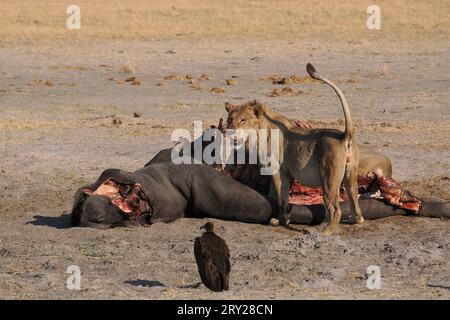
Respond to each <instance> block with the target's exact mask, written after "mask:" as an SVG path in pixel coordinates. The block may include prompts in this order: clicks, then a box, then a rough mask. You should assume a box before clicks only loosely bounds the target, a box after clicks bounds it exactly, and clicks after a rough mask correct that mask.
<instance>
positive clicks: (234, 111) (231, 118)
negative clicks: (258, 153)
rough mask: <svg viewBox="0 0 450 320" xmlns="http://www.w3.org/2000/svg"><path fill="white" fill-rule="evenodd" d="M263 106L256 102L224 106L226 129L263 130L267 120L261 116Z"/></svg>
mask: <svg viewBox="0 0 450 320" xmlns="http://www.w3.org/2000/svg"><path fill="white" fill-rule="evenodd" d="M262 108H263V106H262V105H261V104H260V103H259V102H256V101H253V102H248V103H244V104H242V105H237V106H235V105H232V104H229V103H226V104H225V109H226V110H227V112H228V118H227V129H234V130H237V129H254V130H258V129H263V128H264V129H265V128H267V124H266V122H267V120H266V119H265V117H264V115H263V111H262V110H263V109H262Z"/></svg>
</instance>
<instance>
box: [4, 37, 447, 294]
mask: <svg viewBox="0 0 450 320" xmlns="http://www.w3.org/2000/svg"><path fill="white" fill-rule="evenodd" d="M307 62H312V63H314V64H315V66H316V67H317V69H318V70H319V71H320V72H321V73H322V74H324V75H326V76H328V77H329V78H330V79H333V80H335V81H336V82H337V83H338V85H339V86H340V87H341V88H342V89H343V90H344V91H345V93H346V95H347V98H348V100H349V101H350V105H351V111H352V115H353V119H355V121H356V122H357V139H358V140H359V142H361V143H366V144H368V145H369V146H372V147H374V148H376V149H377V150H379V151H381V152H383V153H385V154H387V155H388V156H390V157H391V159H392V161H393V164H394V177H396V178H397V179H399V180H400V181H401V182H402V183H404V185H405V186H407V189H409V190H410V191H412V192H413V193H414V194H416V195H419V196H420V195H434V196H438V197H440V198H444V199H446V200H449V201H450V187H449V178H450V110H449V108H450V106H449V101H450V91H449V83H450V79H449V75H450V47H449V42H441V43H440V44H439V46H437V45H433V44H430V45H427V44H422V45H420V46H418V45H414V46H413V45H398V44H396V43H395V42H390V43H384V44H382V45H377V44H371V43H369V42H365V43H363V42H361V43H345V44H340V45H336V44H333V45H331V44H329V43H327V42H317V43H315V42H308V41H302V42H295V41H294V42H289V41H270V40H264V41H255V40H249V41H245V40H239V41H237V40H236V41H234V40H230V41H221V42H218V41H205V40H203V41H200V40H199V41H183V40H180V41H177V40H160V41H156V40H155V41H125V40H117V41H108V42H106V41H105V42H102V41H91V42H77V43H61V44H59V45H56V44H35V45H33V46H32V45H25V44H23V45H16V46H4V47H1V48H0V133H1V134H0V164H1V165H0V167H1V168H0V177H1V179H0V190H1V192H0V219H1V223H0V298H20V299H23V298H32V299H35V298H46V299H47V298H48V299H74V298H83V299H85V298H86V299H93V298H108V299H109V298H113V299H129V298H137V299H173V298H177V299H184V298H187V299H205V298H217V299H234V298H244V299H246V298H256V299H260V298H261V299H262V298H288V299H291V298H294V299H297V298H306V299H309V298H348V299H353V298H377V299H378V298H381V299H393V298H394V299H397V298H400V299H401V298H419V299H422V298H424V299H436V298H437V299H449V298H450V223H449V222H448V221H440V220H439V219H427V218H417V217H403V216H400V217H392V218H386V219H381V220H377V221H367V222H366V223H365V224H364V225H360V226H352V225H343V226H342V228H341V232H340V233H339V234H338V235H333V236H331V237H324V236H323V235H321V234H320V233H319V231H320V229H321V226H318V227H305V226H298V225H297V226H294V228H295V229H296V230H286V229H284V228H277V227H270V226H265V225H252V224H244V223H238V222H225V221H220V220H214V223H215V224H216V226H217V233H218V234H219V235H220V236H222V237H223V238H225V239H226V241H227V242H228V245H229V247H230V250H231V260H232V273H231V281H230V291H228V292H225V293H212V292H210V291H208V290H207V289H206V288H205V287H204V286H202V285H200V286H197V285H196V284H197V283H198V282H199V277H198V274H197V269H196V265H195V260H194V256H193V239H194V237H196V236H197V235H199V234H200V230H199V227H200V226H201V224H203V223H204V220H198V219H180V220H178V221H176V222H174V223H170V224H161V223H159V224H155V225H152V226H151V227H148V228H136V229H113V230H106V231H102V230H95V229H88V228H68V213H69V212H70V209H71V205H72V200H73V195H74V192H75V191H76V189H77V188H78V187H79V186H81V185H83V184H85V183H86V182H90V181H92V180H94V179H96V177H97V176H98V175H99V174H100V173H101V172H102V170H104V169H105V168H111V167H116V168H123V169H127V170H130V171H131V170H135V169H137V168H139V167H141V166H142V165H143V164H145V163H146V162H147V161H148V160H149V159H150V158H151V157H152V156H153V155H155V154H156V152H157V151H158V150H160V149H162V148H165V147H170V146H171V145H172V142H171V141H170V133H171V132H172V130H173V129H175V128H180V127H183V128H190V129H192V124H193V121H194V120H202V121H203V122H204V125H205V126H207V125H210V124H212V123H217V120H218V119H219V117H221V116H225V111H224V107H223V105H224V102H226V101H229V102H234V103H239V102H243V101H246V100H248V99H254V98H257V99H260V100H261V101H263V102H266V103H268V104H270V105H271V106H273V107H274V108H275V109H277V110H278V111H279V112H281V113H283V114H285V115H287V116H290V117H294V118H300V119H303V120H306V121H309V122H310V123H312V124H313V125H315V126H325V125H330V126H336V127H340V126H341V125H342V121H340V119H342V115H341V110H340V106H339V102H338V99H337V97H336V95H335V94H334V93H333V92H332V91H331V90H330V89H329V88H328V87H326V86H324V85H321V84H318V83H312V82H310V81H307V80H305V81H301V82H300V83H297V84H292V85H289V86H290V87H291V88H292V89H293V90H294V94H290V95H282V96H278V97H272V96H271V93H272V92H273V90H274V89H277V88H279V89H282V88H283V87H284V86H283V85H275V84H272V82H271V81H269V80H266V79H264V78H266V77H268V76H272V75H277V76H290V75H293V74H296V75H297V76H299V77H305V76H306V72H305V70H304V68H305V65H306V63H307ZM202 74H206V75H207V76H208V77H207V78H209V80H197V79H198V78H199V77H200V76H201V75H202ZM186 75H190V76H188V77H186ZM168 76H171V77H168ZM233 76H234V77H235V79H236V80H237V83H236V84H234V85H227V84H226V82H225V81H226V79H229V78H232V77H233ZM130 77H136V80H135V81H134V84H133V82H126V81H124V80H126V79H127V78H130ZM190 77H192V79H193V81H189V80H188V79H187V78H190ZM165 78H167V79H165ZM204 78H205V77H204ZM190 82H193V83H190ZM214 87H220V88H223V89H224V91H225V92H223V93H213V92H211V89H212V88H214ZM219 91H220V90H219ZM134 113H137V114H138V115H139V117H135V116H134V115H133V114H134ZM114 119H116V124H114V123H113V121H114ZM119 119H120V121H119V122H121V123H117V121H118V120H119ZM70 265H78V266H79V267H80V269H81V273H82V281H81V290H80V291H71V290H68V289H66V288H65V280H66V278H67V277H68V274H66V273H65V272H66V269H67V267H68V266H70ZM370 265H378V266H379V267H380V268H381V275H382V282H381V289H379V290H369V289H368V288H367V287H366V277H367V276H366V270H367V267H368V266H370Z"/></svg>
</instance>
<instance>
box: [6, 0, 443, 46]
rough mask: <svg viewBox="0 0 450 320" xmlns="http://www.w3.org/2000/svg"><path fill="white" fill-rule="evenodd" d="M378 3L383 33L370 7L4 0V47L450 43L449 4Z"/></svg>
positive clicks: (353, 2) (365, 0) (367, 0)
mask: <svg viewBox="0 0 450 320" xmlns="http://www.w3.org/2000/svg"><path fill="white" fill-rule="evenodd" d="M71 3H76V4H77V5H79V6H80V8H81V30H72V31H69V30H67V29H66V27H65V23H66V19H67V14H66V8H67V6H68V5H69V4H71ZM376 3H377V4H378V5H379V6H380V7H381V14H382V19H381V22H382V30H380V31H369V30H367V28H366V19H367V16H368V14H367V13H366V9H367V7H368V5H370V4H373V1H372V0H362V1H361V0H346V1H334V0H323V1H317V0H304V1H299V0H298V1H295V0H277V1H270V0H234V1H229V0H220V1H219V0H166V1H159V0H154V1H145V0H133V1H131V0H96V1H89V0H77V1H73V2H70V3H69V2H65V1H57V0H53V1H52V0H41V1H35V0H3V1H2V3H1V7H2V10H1V19H0V43H2V44H7V43H9V44H11V43H17V42H32V43H33V42H37V41H52V40H64V41H72V40H75V39H80V40H85V39H88V40H89V39H105V40H111V39H155V38H161V37H167V38H176V37H188V38H217V39H224V38H235V37H258V38H260V37H262V38H270V39H274V38H282V39H302V38H308V39H313V38H314V37H317V38H324V39H329V38H337V39H343V40H346V41H351V42H355V41H356V42H360V41H364V40H365V39H368V40H376V39H379V38H385V37H387V38H389V39H395V40H397V41H398V40H401V39H405V40H408V39H409V40H412V39H414V40H421V39H430V38H432V39H437V38H441V39H448V36H449V33H450V21H449V19H448V17H449V16H450V3H449V1H448V0H433V1H426V0H421V1H408V0H397V1H387V0H379V1H377V2H376Z"/></svg>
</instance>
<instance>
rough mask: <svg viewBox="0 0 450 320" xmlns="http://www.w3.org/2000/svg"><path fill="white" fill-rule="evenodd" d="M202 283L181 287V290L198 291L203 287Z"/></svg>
mask: <svg viewBox="0 0 450 320" xmlns="http://www.w3.org/2000/svg"><path fill="white" fill-rule="evenodd" d="M201 284H202V283H201V282H197V283H194V284H186V285H184V286H179V287H178V288H179V289H198V288H199V287H200V286H201Z"/></svg>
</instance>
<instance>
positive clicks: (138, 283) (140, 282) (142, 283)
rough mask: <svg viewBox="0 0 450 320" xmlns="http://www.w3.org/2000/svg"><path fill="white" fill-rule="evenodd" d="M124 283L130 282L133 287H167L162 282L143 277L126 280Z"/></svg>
mask: <svg viewBox="0 0 450 320" xmlns="http://www.w3.org/2000/svg"><path fill="white" fill-rule="evenodd" d="M125 283H127V284H130V285H132V286H135V287H148V288H151V287H167V286H166V285H165V284H164V283H161V282H159V281H157V280H144V279H136V280H127V281H125Z"/></svg>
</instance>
